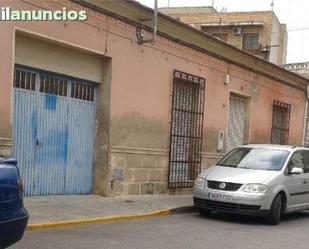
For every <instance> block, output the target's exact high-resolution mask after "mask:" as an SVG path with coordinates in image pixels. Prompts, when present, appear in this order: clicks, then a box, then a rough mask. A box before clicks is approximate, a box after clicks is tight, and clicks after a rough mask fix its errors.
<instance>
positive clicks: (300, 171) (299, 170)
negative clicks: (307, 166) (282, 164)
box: [290, 167, 304, 175]
mask: <svg viewBox="0 0 309 249" xmlns="http://www.w3.org/2000/svg"><path fill="white" fill-rule="evenodd" d="M303 173H304V170H303V169H302V168H298V167H294V168H292V170H291V171H290V175H300V174H303Z"/></svg>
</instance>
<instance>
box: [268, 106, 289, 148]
mask: <svg viewBox="0 0 309 249" xmlns="http://www.w3.org/2000/svg"><path fill="white" fill-rule="evenodd" d="M290 116H291V105H290V104H287V103H283V102H280V101H277V100H274V103H273V120H272V131H271V143H272V144H288V143H289V129H290Z"/></svg>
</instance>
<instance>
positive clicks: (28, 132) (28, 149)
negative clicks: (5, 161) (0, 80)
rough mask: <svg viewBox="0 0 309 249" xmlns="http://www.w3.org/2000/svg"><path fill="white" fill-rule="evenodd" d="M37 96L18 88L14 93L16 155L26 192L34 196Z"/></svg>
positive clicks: (32, 92)
mask: <svg viewBox="0 0 309 249" xmlns="http://www.w3.org/2000/svg"><path fill="white" fill-rule="evenodd" d="M36 100H37V98H36V94H35V92H34V91H28V90H22V89H18V88H16V89H15V91H14V106H15V112H14V117H15V118H14V120H15V122H14V128H13V136H14V152H13V153H14V155H15V156H16V157H17V158H18V159H19V160H18V166H19V169H20V172H21V175H22V176H23V178H24V183H25V191H26V192H27V193H29V194H33V189H34V184H35V182H34V177H33V176H34V175H35V172H36V171H35V164H34V158H35V146H36V145H35V139H36V119H37V111H36Z"/></svg>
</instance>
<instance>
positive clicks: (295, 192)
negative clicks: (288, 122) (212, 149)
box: [193, 144, 309, 225]
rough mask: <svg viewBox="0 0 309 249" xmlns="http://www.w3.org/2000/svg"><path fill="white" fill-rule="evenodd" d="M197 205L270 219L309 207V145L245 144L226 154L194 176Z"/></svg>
mask: <svg viewBox="0 0 309 249" xmlns="http://www.w3.org/2000/svg"><path fill="white" fill-rule="evenodd" d="M193 200H194V205H195V206H196V207H197V208H199V210H200V212H201V214H208V213H209V212H211V211H220V212H227V213H232V214H245V215H255V216H261V217H266V218H267V220H268V222H269V223H270V224H274V225H276V224H278V223H279V221H280V217H281V215H282V214H285V213H291V212H296V211H301V210H304V209H306V208H308V207H309V149H307V148H304V147H297V146H284V145H250V144H249V145H244V146H240V147H237V148H235V149H233V150H232V151H230V152H229V153H228V154H227V155H225V156H224V157H223V158H222V159H221V160H220V161H219V162H218V163H217V164H216V165H214V166H212V167H210V168H208V169H207V170H205V171H203V172H202V173H201V174H200V175H199V176H198V178H197V179H196V182H195V186H194V191H193Z"/></svg>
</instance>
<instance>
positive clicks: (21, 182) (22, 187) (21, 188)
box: [17, 177, 24, 195]
mask: <svg viewBox="0 0 309 249" xmlns="http://www.w3.org/2000/svg"><path fill="white" fill-rule="evenodd" d="M17 184H18V191H19V194H21V195H22V194H23V193H24V182H23V179H22V178H21V177H19V179H18V182H17Z"/></svg>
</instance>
